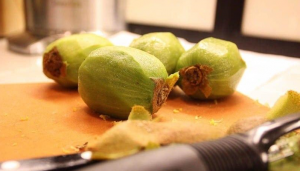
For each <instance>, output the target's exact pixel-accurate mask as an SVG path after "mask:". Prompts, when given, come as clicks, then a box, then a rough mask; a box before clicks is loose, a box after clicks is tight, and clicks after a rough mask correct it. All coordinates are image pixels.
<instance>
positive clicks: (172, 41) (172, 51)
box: [130, 32, 185, 74]
mask: <svg viewBox="0 0 300 171" xmlns="http://www.w3.org/2000/svg"><path fill="white" fill-rule="evenodd" d="M130 47H133V48H137V49H140V50H143V51H145V52H147V53H150V54H151V55H154V56H155V57H157V58H158V59H159V60H160V61H161V62H162V63H163V64H164V66H165V67H166V69H167V72H168V74H172V73H174V71H175V67H176V63H177V60H178V59H179V57H180V56H181V54H182V53H183V52H184V51H185V50H184V48H183V47H182V45H181V44H180V42H179V41H178V39H177V38H176V37H175V36H174V35H173V34H172V33H169V32H157V33H149V34H145V35H143V36H141V37H140V38H137V39H135V40H133V41H132V43H131V44H130Z"/></svg>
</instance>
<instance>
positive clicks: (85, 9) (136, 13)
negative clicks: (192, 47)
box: [0, 0, 300, 57]
mask: <svg viewBox="0 0 300 171" xmlns="http://www.w3.org/2000/svg"><path fill="white" fill-rule="evenodd" d="M122 30H127V31H130V32H133V33H138V34H145V33H148V32H154V31H170V32H173V33H174V34H175V35H176V36H178V37H182V38H185V39H186V40H188V41H190V42H193V43H196V42H198V41H199V40H201V39H203V38H205V37H210V36H213V37H218V38H222V39H226V40H230V41H233V42H235V43H236V44H237V45H238V47H239V48H240V49H243V50H251V51H255V52H261V53H270V54H279V55H285V56H292V57H300V50H299V49H300V0H0V36H1V37H2V38H7V39H8V41H9V45H10V46H9V48H10V49H12V50H14V51H18V52H23V53H33V54H34V53H37V54H38V53H41V51H42V50H39V49H41V48H42V47H43V46H45V44H47V43H48V42H51V41H53V40H54V39H56V38H58V37H60V36H61V34H63V35H65V34H71V33H75V32H81V31H98V32H99V31H100V32H101V34H104V35H106V36H109V35H111V34H114V33H116V32H119V31H122ZM50 35H51V37H49V36H50ZM41 40H42V41H41ZM37 42H39V43H38V44H37ZM34 43H35V44H34ZM32 44H34V45H35V46H38V47H31V50H30V49H29V50H28V46H30V45H32ZM22 48H23V49H22ZM24 48H25V50H24ZM26 48H27V49H26Z"/></svg>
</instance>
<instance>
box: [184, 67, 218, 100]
mask: <svg viewBox="0 0 300 171" xmlns="http://www.w3.org/2000/svg"><path fill="white" fill-rule="evenodd" d="M212 71H213V69H212V68H210V67H208V66H206V65H199V64H196V65H193V66H189V67H186V68H183V69H181V70H180V71H179V73H180V76H181V77H182V89H183V91H184V92H185V93H186V94H187V95H193V94H194V93H195V92H196V91H197V90H200V91H201V92H202V93H203V94H204V96H205V97H206V98H207V97H208V96H209V95H210V94H211V91H212V88H211V87H210V86H209V81H208V79H207V76H208V75H209V74H210V73H211V72H212Z"/></svg>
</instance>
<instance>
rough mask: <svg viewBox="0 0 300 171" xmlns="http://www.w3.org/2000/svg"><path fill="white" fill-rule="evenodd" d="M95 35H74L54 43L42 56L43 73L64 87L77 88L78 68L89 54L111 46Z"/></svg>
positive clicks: (105, 40)
mask: <svg viewBox="0 0 300 171" xmlns="http://www.w3.org/2000/svg"><path fill="white" fill-rule="evenodd" d="M112 45H113V44H112V43H111V42H109V41H108V40H107V39H105V38H103V37H101V36H97V35H95V34H75V35H71V36H68V37H63V38H61V39H59V40H56V41H54V42H53V43H51V44H50V45H48V47H47V48H46V50H45V52H44V55H43V72H44V74H45V75H46V76H47V77H49V78H51V79H53V80H55V81H56V82H57V83H58V84H60V85H62V86H64V87H77V85H78V68H79V66H80V65H81V63H82V62H83V61H84V59H85V58H86V57H87V56H88V55H89V53H90V52H91V51H93V50H95V49H97V48H100V47H103V46H112Z"/></svg>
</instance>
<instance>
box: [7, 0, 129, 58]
mask: <svg viewBox="0 0 300 171" xmlns="http://www.w3.org/2000/svg"><path fill="white" fill-rule="evenodd" d="M125 3H126V1H125V0H24V5H25V6H24V9H25V18H26V31H25V32H23V33H21V34H17V35H13V36H10V37H9V38H8V42H9V49H11V50H13V51H17V52H21V53H26V54H41V53H43V51H44V49H45V47H46V46H47V45H48V44H49V43H50V42H52V41H54V40H55V39H57V38H60V37H62V36H65V35H69V34H72V33H79V32H97V33H99V34H101V35H104V36H108V35H111V34H113V33H116V32H118V31H121V30H125V18H124V16H125Z"/></svg>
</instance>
